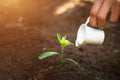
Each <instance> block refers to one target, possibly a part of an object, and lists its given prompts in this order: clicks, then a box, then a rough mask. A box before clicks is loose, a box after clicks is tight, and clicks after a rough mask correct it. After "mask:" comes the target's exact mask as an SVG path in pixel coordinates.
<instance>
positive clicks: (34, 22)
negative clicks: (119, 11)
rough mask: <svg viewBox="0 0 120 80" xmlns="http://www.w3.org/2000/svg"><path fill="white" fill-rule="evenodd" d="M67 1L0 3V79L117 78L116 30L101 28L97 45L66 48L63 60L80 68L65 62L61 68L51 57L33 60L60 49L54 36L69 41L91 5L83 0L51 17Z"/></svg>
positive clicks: (119, 63)
mask: <svg viewBox="0 0 120 80" xmlns="http://www.w3.org/2000/svg"><path fill="white" fill-rule="evenodd" d="M75 1H76V0H75ZM68 2H69V0H41V1H39V0H25V1H24V0H21V1H19V6H16V5H13V4H12V3H11V4H12V5H10V4H9V5H8V4H6V5H7V6H5V5H4V6H3V5H0V6H1V10H0V14H1V15H2V16H1V18H0V22H1V23H0V80H120V45H119V44H120V35H119V34H120V31H119V27H120V26H116V27H111V28H107V29H105V33H106V38H105V42H104V43H103V45H85V46H82V47H81V48H76V47H75V46H69V47H67V48H66V50H65V53H66V57H70V58H73V59H74V60H76V61H78V62H79V64H80V65H81V67H80V68H78V67H76V65H74V64H72V63H71V62H66V63H65V65H64V66H63V67H61V66H60V64H59V57H57V56H53V57H49V58H47V59H44V60H38V56H39V55H40V54H41V53H42V52H45V51H58V52H59V51H60V46H59V43H58V41H57V39H56V33H60V34H62V35H67V39H69V40H70V41H72V42H73V43H74V42H75V39H76V33H77V29H78V28H79V25H80V24H82V23H84V22H85V20H86V19H87V17H88V16H89V12H90V9H91V6H92V4H93V3H92V2H88V1H85V2H79V4H78V5H76V6H74V7H73V8H69V9H67V10H66V11H65V12H64V13H62V14H55V11H56V9H58V8H59V6H61V5H63V4H65V3H68ZM73 3H74V1H73ZM0 4H2V3H0ZM14 4H16V3H14ZM14 6H16V7H14Z"/></svg>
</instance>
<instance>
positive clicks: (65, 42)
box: [38, 33, 80, 67]
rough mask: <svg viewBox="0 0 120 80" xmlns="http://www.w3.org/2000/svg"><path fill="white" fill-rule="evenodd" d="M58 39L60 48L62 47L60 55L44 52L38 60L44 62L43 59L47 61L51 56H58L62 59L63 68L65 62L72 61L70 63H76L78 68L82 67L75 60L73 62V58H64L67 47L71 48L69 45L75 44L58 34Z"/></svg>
mask: <svg viewBox="0 0 120 80" xmlns="http://www.w3.org/2000/svg"><path fill="white" fill-rule="evenodd" d="M57 39H58V41H59V43H60V46H61V52H60V53H58V52H53V51H50V52H44V53H42V54H41V55H40V56H39V57H38V58H39V59H40V60H42V59H45V58H47V57H50V56H54V55H58V56H59V57H60V64H61V66H63V65H64V63H65V61H70V62H72V63H74V64H75V65H76V66H78V67H80V65H79V64H78V62H76V61H75V60H73V59H71V58H65V56H64V50H65V48H66V47H67V46H69V45H73V43H72V42H70V41H69V40H67V39H66V35H65V36H61V35H60V34H58V33H57Z"/></svg>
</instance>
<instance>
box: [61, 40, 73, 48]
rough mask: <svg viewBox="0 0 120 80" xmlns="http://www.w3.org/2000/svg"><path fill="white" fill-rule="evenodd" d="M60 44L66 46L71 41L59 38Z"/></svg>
mask: <svg viewBox="0 0 120 80" xmlns="http://www.w3.org/2000/svg"><path fill="white" fill-rule="evenodd" d="M60 44H61V45H62V46H64V47H66V46H68V45H72V44H73V43H71V42H70V41H69V40H61V41H60Z"/></svg>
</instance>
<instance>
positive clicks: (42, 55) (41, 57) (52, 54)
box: [38, 52, 59, 59]
mask: <svg viewBox="0 0 120 80" xmlns="http://www.w3.org/2000/svg"><path fill="white" fill-rule="evenodd" d="M58 54H59V53H57V52H44V53H43V54H41V55H40V56H39V57H38V58H39V59H44V58H47V57H49V56H54V55H58Z"/></svg>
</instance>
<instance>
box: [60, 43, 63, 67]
mask: <svg viewBox="0 0 120 80" xmlns="http://www.w3.org/2000/svg"><path fill="white" fill-rule="evenodd" d="M60 64H61V66H63V65H64V46H62V45H61V54H60Z"/></svg>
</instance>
